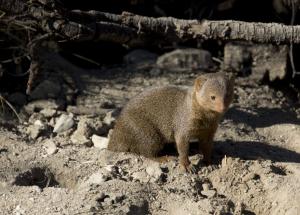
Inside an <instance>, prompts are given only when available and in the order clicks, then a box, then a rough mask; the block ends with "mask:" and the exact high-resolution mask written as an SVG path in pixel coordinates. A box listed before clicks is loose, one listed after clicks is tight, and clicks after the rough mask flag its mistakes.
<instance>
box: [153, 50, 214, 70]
mask: <svg viewBox="0 0 300 215" xmlns="http://www.w3.org/2000/svg"><path fill="white" fill-rule="evenodd" d="M156 64H157V66H158V67H160V68H163V69H168V70H197V69H209V68H210V67H212V66H213V62H212V56H211V54H210V52H208V51H206V50H203V49H193V48H188V49H177V50H174V51H172V52H169V53H166V54H164V55H162V56H160V57H159V58H158V59H157V61H156Z"/></svg>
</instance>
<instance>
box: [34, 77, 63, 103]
mask: <svg viewBox="0 0 300 215" xmlns="http://www.w3.org/2000/svg"><path fill="white" fill-rule="evenodd" d="M60 92H61V86H60V84H59V83H57V82H54V81H50V80H45V81H43V82H41V83H40V84H39V85H37V86H36V87H35V88H34V89H33V90H32V92H31V93H30V97H31V98H32V99H35V100H36V99H48V98H57V97H58V96H59V94H60Z"/></svg>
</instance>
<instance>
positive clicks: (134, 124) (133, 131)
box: [128, 116, 164, 158]
mask: <svg viewBox="0 0 300 215" xmlns="http://www.w3.org/2000/svg"><path fill="white" fill-rule="evenodd" d="M128 121H129V120H128ZM128 124H129V126H130V135H131V136H132V137H131V138H132V139H134V141H133V143H134V144H133V145H132V146H131V152H134V153H137V154H140V155H143V156H145V157H148V158H151V157H157V155H158V154H159V153H160V152H161V151H162V149H163V147H164V144H163V141H162V137H161V135H160V133H159V132H158V131H157V129H156V127H155V126H154V125H152V124H151V122H149V121H148V120H145V119H140V118H138V116H131V117H130V122H129V123H128Z"/></svg>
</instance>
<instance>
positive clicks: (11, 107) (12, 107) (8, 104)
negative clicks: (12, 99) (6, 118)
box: [0, 95, 22, 123]
mask: <svg viewBox="0 0 300 215" xmlns="http://www.w3.org/2000/svg"><path fill="white" fill-rule="evenodd" d="M0 100H1V103H2V107H3V109H4V106H3V101H4V102H5V103H6V105H7V106H8V107H9V108H10V109H11V110H12V111H13V112H14V114H15V115H16V116H17V118H18V120H19V122H20V123H22V119H21V118H20V116H19V114H18V113H17V111H16V109H15V108H14V106H12V104H10V103H9V102H8V101H7V100H6V99H5V98H4V97H3V96H1V95H0Z"/></svg>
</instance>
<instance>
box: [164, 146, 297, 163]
mask: <svg viewBox="0 0 300 215" xmlns="http://www.w3.org/2000/svg"><path fill="white" fill-rule="evenodd" d="M197 148H198V147H197V143H194V142H193V143H191V144H190V155H195V154H198V153H200V154H202V153H201V152H199V150H198V149H197ZM164 155H169V156H178V153H177V150H176V148H175V145H174V144H169V145H167V146H166V147H165V149H164V150H163V151H162V152H161V154H160V156H164ZM225 155H226V156H229V157H234V158H240V159H242V160H271V161H274V162H289V163H300V154H299V153H297V152H295V151H292V150H289V149H286V148H282V147H279V146H274V145H269V144H267V143H262V142H255V141H241V142H232V141H222V142H215V147H214V151H213V156H212V158H213V163H215V164H218V163H220V162H221V160H222V158H223V157H224V156H225Z"/></svg>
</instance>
